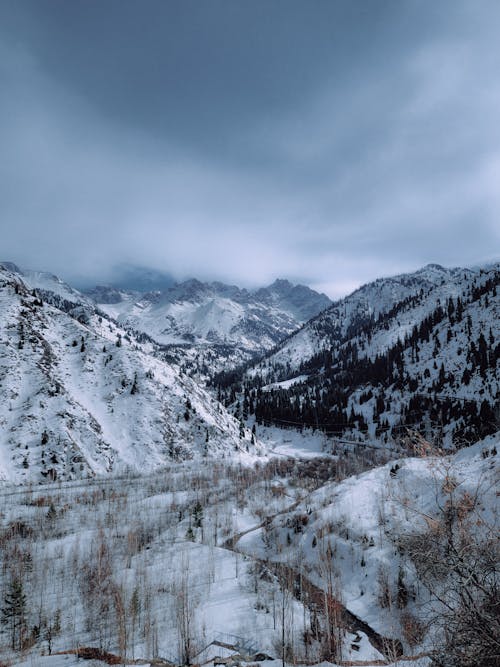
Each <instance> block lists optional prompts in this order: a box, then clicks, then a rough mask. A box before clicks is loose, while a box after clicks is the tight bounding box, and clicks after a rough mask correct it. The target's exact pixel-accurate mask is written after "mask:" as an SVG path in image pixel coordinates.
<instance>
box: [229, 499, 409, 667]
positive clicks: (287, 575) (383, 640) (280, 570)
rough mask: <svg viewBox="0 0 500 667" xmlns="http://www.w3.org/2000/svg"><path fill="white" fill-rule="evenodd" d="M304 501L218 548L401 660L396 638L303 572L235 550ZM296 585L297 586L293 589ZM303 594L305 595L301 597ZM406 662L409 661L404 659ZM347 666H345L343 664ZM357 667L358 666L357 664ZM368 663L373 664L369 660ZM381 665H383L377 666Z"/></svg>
mask: <svg viewBox="0 0 500 667" xmlns="http://www.w3.org/2000/svg"><path fill="white" fill-rule="evenodd" d="M304 500H305V498H299V500H296V501H295V502H293V503H292V504H291V505H289V506H288V507H287V508H285V509H283V510H280V511H279V512H276V513H275V514H271V515H269V516H266V517H265V518H264V519H263V520H262V521H261V522H260V523H259V524H257V525H256V526H253V527H251V528H247V529H246V530H244V531H241V532H240V533H236V534H235V535H233V536H232V537H230V538H228V539H227V540H225V541H224V542H223V544H222V545H221V546H222V548H224V549H229V550H231V551H235V552H238V553H243V554H245V555H246V556H250V557H251V558H253V559H254V560H255V561H257V562H259V563H261V564H262V565H263V566H264V567H266V568H267V569H268V570H269V571H271V572H273V574H275V575H276V576H278V577H279V578H280V580H281V581H282V582H283V585H285V586H286V587H287V589H288V590H289V591H290V592H291V593H292V595H293V596H294V597H297V598H298V595H297V590H301V591H302V595H301V596H300V599H301V601H302V603H303V604H304V605H306V606H307V607H308V608H309V609H310V610H311V611H313V612H315V613H317V614H324V613H325V609H329V610H334V613H335V618H336V622H337V623H338V625H339V627H341V628H343V629H345V630H348V631H349V632H352V633H356V632H363V633H364V634H365V635H366V636H367V637H368V640H369V641H370V643H371V645H372V646H373V647H374V648H376V649H377V651H379V652H380V653H381V654H382V655H384V656H385V658H386V659H387V660H389V661H394V660H397V659H400V658H403V655H404V649H403V645H402V643H401V642H400V640H399V639H394V638H389V637H384V636H383V635H381V634H379V633H378V632H377V631H376V630H374V629H373V628H372V627H371V626H370V625H368V623H366V622H365V621H363V620H362V619H361V618H359V616H356V614H353V613H352V612H351V611H349V609H347V607H346V606H345V605H344V604H343V603H342V602H340V600H338V599H336V598H335V597H334V596H333V595H330V594H328V593H326V592H325V591H324V590H322V589H321V588H319V586H316V584H314V583H313V582H312V581H311V580H310V579H308V578H307V577H306V576H305V575H304V574H303V573H301V572H298V571H297V570H296V569H294V568H293V567H291V566H289V565H285V564H284V563H280V562H277V563H275V562H272V561H269V560H264V559H262V558H258V557H257V556H252V555H251V554H248V553H247V552H245V551H240V550H239V549H238V542H239V540H240V539H241V538H242V537H243V536H244V535H248V534H249V533H252V532H254V531H256V530H260V529H261V528H263V527H264V526H267V525H269V524H270V523H271V522H272V521H273V520H274V519H275V518H276V517H278V516H280V515H282V514H288V513H289V512H291V511H293V510H294V509H296V508H297V507H298V506H299V504H300V503H302V502H304ZM297 584H299V586H297ZM304 593H305V594H304ZM407 659H410V660H411V659H412V658H410V657H408V658H407ZM346 664H347V663H346ZM360 664H361V663H360ZM370 664H375V663H374V662H373V661H372V662H371V663H370ZM381 664H383V663H381Z"/></svg>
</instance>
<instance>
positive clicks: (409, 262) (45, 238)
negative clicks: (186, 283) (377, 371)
mask: <svg viewBox="0 0 500 667" xmlns="http://www.w3.org/2000/svg"><path fill="white" fill-rule="evenodd" d="M16 4H17V7H15V5H14V3H4V4H0V25H1V26H3V28H0V84H1V87H2V90H3V91H4V94H3V101H2V105H1V106H0V143H1V147H2V150H1V154H0V229H1V232H2V259H12V260H13V261H16V262H18V263H20V264H23V265H25V266H29V267H33V268H46V269H49V270H52V271H54V272H57V273H60V274H61V275H63V276H65V277H66V278H68V279H70V280H81V279H83V278H84V277H87V276H88V275H92V276H95V278H96V281H98V280H105V279H106V277H107V276H109V275H110V272H111V269H112V267H113V266H114V265H116V264H118V263H121V262H133V263H137V264H142V265H151V266H152V267H155V268H161V269H164V270H166V271H168V272H170V273H172V274H174V275H175V276H176V277H178V278H182V277H186V276H188V275H195V276H197V277H200V278H216V279H222V280H225V281H231V282H236V283H240V284H244V285H258V284H263V283H266V282H268V281H271V280H272V279H274V278H275V277H278V276H282V277H288V278H291V279H295V280H300V281H302V282H307V283H309V284H312V285H314V286H317V287H321V288H322V289H324V290H325V291H327V292H328V293H329V294H330V295H332V296H336V295H338V294H341V293H345V292H346V291H349V290H350V289H352V288H353V287H355V286H356V285H358V284H359V283H361V282H365V281H366V280H368V279H371V278H375V277H377V276H379V275H382V274H390V273H394V272H397V271H402V270H408V269H413V268H417V267H418V266H420V265H422V264H425V263H426V262H431V261H432V262H440V263H443V264H446V265H459V264H471V263H476V262H481V261H485V260H488V259H493V258H495V257H496V256H498V248H500V234H499V230H500V224H499V222H498V219H499V217H498V216H499V210H500V192H499V190H498V183H499V182H500V142H499V139H500V136H499V135H500V129H499V123H498V117H499V111H500V83H499V82H498V76H497V73H498V71H500V48H499V47H498V46H497V42H498V40H497V35H496V34H495V32H496V31H495V26H496V25H498V20H499V19H500V6H499V5H498V3H495V2H491V3H490V2H488V1H486V0H485V1H482V2H481V3H479V5H478V4H472V3H467V2H463V3H462V2H455V1H454V2H449V3H446V2H443V3H436V4H438V5H439V6H438V7H437V8H433V7H431V5H430V3H428V4H424V5H422V3H417V2H415V3H414V2H411V1H410V2H406V3H400V2H392V1H391V0H387V1H386V2H383V3H365V2H359V3H358V2H351V1H349V2H336V3H331V2H320V1H316V2H312V3H311V2H305V1H304V2H286V3H285V2H280V1H278V0H275V1H274V2H272V3H268V2H253V3H246V2H245V3H244V2H238V1H236V2H229V1H228V2H225V1H217V0H214V1H212V2H208V3H198V2H195V3H190V2H179V3H177V2H169V3H164V2H155V1H153V0H151V1H150V2H148V3H145V4H143V3H141V4H138V3H133V2H114V1H113V0H106V1H105V2H94V1H90V2H77V1H76V0H75V2H72V3H67V2H58V1H57V0H52V1H51V2H45V1H44V0H37V1H36V2H33V3H30V2H25V3H22V8H19V5H21V3H16Z"/></svg>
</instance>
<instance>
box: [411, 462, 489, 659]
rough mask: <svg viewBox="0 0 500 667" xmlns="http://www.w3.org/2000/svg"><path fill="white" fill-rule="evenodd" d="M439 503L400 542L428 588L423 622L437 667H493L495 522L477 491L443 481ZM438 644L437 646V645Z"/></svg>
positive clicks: (448, 479)
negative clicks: (431, 633) (421, 524)
mask: <svg viewBox="0 0 500 667" xmlns="http://www.w3.org/2000/svg"><path fill="white" fill-rule="evenodd" d="M442 492H443V493H444V497H445V501H444V503H440V504H439V511H438V514H437V515H436V516H435V517H429V516H427V517H425V518H426V520H427V526H428V528H427V530H426V531H425V532H424V533H419V534H415V535H412V536H411V537H409V538H407V539H406V540H404V541H403V544H402V547H403V548H404V549H405V550H406V551H407V553H408V555H409V556H410V558H411V559H412V561H413V563H414V565H415V568H416V571H417V574H418V577H419V579H420V580H421V581H422V582H423V583H424V585H425V586H426V587H427V588H428V590H429V592H430V595H431V605H430V608H429V609H428V610H427V618H426V620H427V622H428V624H429V626H432V628H433V630H434V631H435V635H434V636H435V643H436V646H435V649H434V651H433V659H434V662H435V663H436V664H437V665H439V666H440V667H451V666H452V665H460V666H461V667H496V666H497V665H498V664H499V663H498V661H499V656H500V597H499V586H498V583H499V582H498V562H499V556H500V553H499V542H498V537H497V535H498V531H497V526H496V525H495V524H496V522H495V521H494V520H492V521H489V520H486V519H485V518H484V513H482V512H481V511H480V504H481V503H480V497H481V485H479V486H478V487H477V488H476V490H475V492H474V493H469V492H466V491H465V492H464V491H461V490H460V485H459V484H458V483H457V482H456V481H455V480H454V479H453V477H452V476H451V475H449V474H446V475H445V477H444V482H443V484H442ZM438 642H439V643H438Z"/></svg>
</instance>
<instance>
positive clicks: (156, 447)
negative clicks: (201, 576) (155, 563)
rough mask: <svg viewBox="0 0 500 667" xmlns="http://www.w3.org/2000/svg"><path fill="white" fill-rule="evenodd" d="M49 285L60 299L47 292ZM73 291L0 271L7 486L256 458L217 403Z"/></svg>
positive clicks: (2, 446) (2, 466) (1, 446)
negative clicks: (191, 461)
mask: <svg viewBox="0 0 500 667" xmlns="http://www.w3.org/2000/svg"><path fill="white" fill-rule="evenodd" d="M47 283H49V284H50V289H51V290H52V287H55V288H56V289H58V290H59V291H58V292H55V296H54V292H52V291H51V292H50V293H49V292H46V291H41V290H40V288H41V287H42V286H44V285H45V286H46V285H47ZM34 287H36V288H37V290H36V291H35V290H34ZM43 289H44V290H45V287H44V288H43ZM68 289H69V290H70V289H71V288H67V286H65V285H64V284H63V283H59V282H58V281H57V279H56V278H52V277H47V276H46V275H42V276H40V275H39V274H36V275H32V274H28V273H26V274H25V275H20V273H19V272H13V271H9V270H8V269H6V268H0V340H1V347H0V350H1V351H0V438H1V440H0V478H2V479H9V480H15V481H22V480H24V479H31V480H34V481H35V480H36V481H40V480H48V479H55V478H60V477H63V478H70V479H71V478H77V477H87V476H89V475H94V474H104V473H110V472H111V471H120V470H124V469H127V468H130V469H132V470H136V471H142V472H144V471H146V470H151V469H154V468H155V467H158V466H161V465H164V464H165V462H166V461H169V460H178V459H186V458H192V457H201V456H217V457H218V458H221V457H226V456H239V455H242V456H248V454H247V452H248V451H250V452H255V451H256V447H255V446H254V445H253V444H252V442H251V439H252V438H251V434H250V433H249V432H248V431H245V430H244V429H243V428H242V426H241V425H240V424H238V422H236V421H235V420H234V419H233V418H232V417H230V416H229V415H228V414H227V412H226V411H225V410H224V408H223V407H222V406H221V405H220V404H218V403H217V402H216V401H215V400H214V399H213V398H212V397H211V396H209V395H208V394H207V393H206V392H205V391H204V390H202V389H201V388H200V387H199V386H197V385H196V384H195V383H194V382H193V381H192V380H191V379H189V378H187V377H185V376H183V375H181V374H179V373H178V371H176V370H175V369H174V368H173V367H171V366H169V365H168V364H166V363H165V362H163V361H161V360H159V359H157V358H155V357H153V356H151V355H150V354H148V351H150V349H149V348H150V346H145V347H142V346H141V345H140V344H139V343H138V342H137V341H135V340H134V339H133V338H132V337H131V336H130V335H129V334H128V333H127V332H125V331H124V330H122V329H120V328H119V327H117V326H116V325H115V324H114V323H113V322H112V321H110V320H107V319H106V317H105V316H103V315H100V314H99V313H98V312H97V311H96V310H95V306H93V305H92V304H90V302H89V304H88V307H83V310H82V304H81V302H80V301H79V299H78V298H77V300H76V302H75V303H77V304H78V305H77V306H76V307H75V308H73V306H74V305H75V304H73V303H72V302H70V301H68V299H70V298H71V297H72V296H73V295H72V293H71V292H68ZM46 295H47V296H49V297H50V300H51V301H52V302H53V303H56V304H57V305H59V306H60V307H59V308H58V307H55V306H53V305H50V304H49V303H47V302H46V301H45V300H44V296H46ZM84 306H85V304H84Z"/></svg>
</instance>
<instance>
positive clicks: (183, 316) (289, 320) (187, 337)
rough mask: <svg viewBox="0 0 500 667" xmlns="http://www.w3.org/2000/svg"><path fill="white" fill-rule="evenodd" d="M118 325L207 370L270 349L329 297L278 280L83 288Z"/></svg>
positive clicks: (192, 367) (327, 302)
mask: <svg viewBox="0 0 500 667" xmlns="http://www.w3.org/2000/svg"><path fill="white" fill-rule="evenodd" d="M86 294H87V295H88V296H90V297H92V298H93V299H94V300H95V302H96V303H97V304H98V307H99V308H100V309H101V310H103V311H104V312H106V313H107V314H108V315H109V316H110V317H112V318H113V319H115V320H116V321H117V322H119V323H120V324H121V325H122V326H125V327H128V328H132V329H133V330H135V331H138V332H143V333H146V334H147V335H148V336H150V337H151V338H152V339H153V340H154V341H155V342H157V343H159V344H160V345H161V346H163V347H164V348H165V349H166V350H168V352H169V355H170V358H173V359H175V360H176V361H178V362H180V363H183V364H184V369H185V370H189V371H190V372H192V373H193V372H194V373H196V372H198V373H201V374H202V375H205V376H206V375H211V374H213V373H214V372H217V371H220V370H221V369H222V368H231V367H234V366H236V365H237V364H239V363H242V362H245V361H248V360H249V359H251V358H252V357H254V356H255V355H259V354H262V353H264V352H266V351H268V350H270V349H272V348H273V347H274V346H275V345H276V344H277V343H278V342H279V341H281V340H282V339H283V338H284V337H286V336H288V335H289V334H291V333H292V332H294V331H296V330H297V329H298V328H299V327H300V326H301V325H302V324H303V323H304V322H306V321H307V320H309V319H310V318H311V317H312V316H315V315H317V314H318V313H319V312H320V311H322V310H324V309H325V308H327V307H328V306H329V305H330V304H331V301H330V299H329V298H328V297H327V296H326V295H324V294H318V293H317V292H315V291H313V290H311V289H310V288H308V287H305V286H303V285H292V284H291V283H289V282H288V281H286V280H277V281H276V282H274V283H273V284H272V285H270V286H269V287H266V288H261V289H259V290H256V291H250V290H247V289H240V288H239V287H236V286H234V285H225V284H223V283H220V282H212V283H203V282H200V281H198V280H195V279H191V280H187V281H185V282H182V283H179V284H177V285H174V286H172V287H169V288H168V289H164V290H157V291H152V292H147V293H144V294H142V293H138V292H137V291H126V290H117V289H116V288H114V287H109V286H108V287H106V286H100V287H96V288H93V289H91V290H87V291H86Z"/></svg>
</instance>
